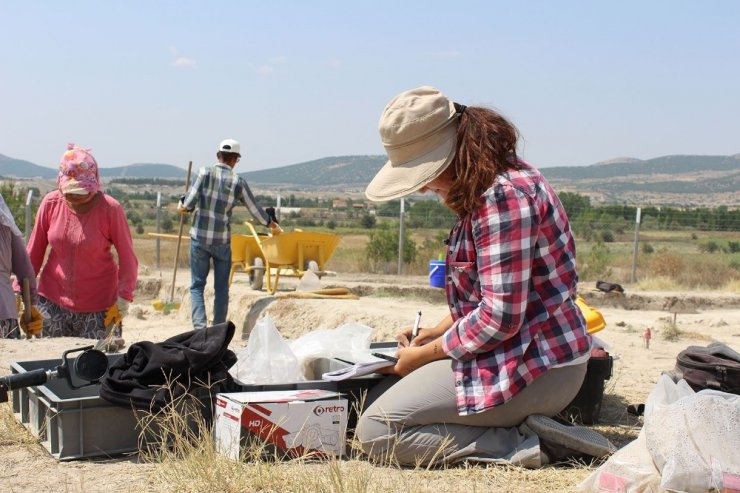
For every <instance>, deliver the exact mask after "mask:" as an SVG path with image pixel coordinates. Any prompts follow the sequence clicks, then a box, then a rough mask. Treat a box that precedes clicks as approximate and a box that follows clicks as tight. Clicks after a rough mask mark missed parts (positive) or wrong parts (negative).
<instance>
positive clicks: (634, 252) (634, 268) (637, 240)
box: [630, 207, 642, 283]
mask: <svg viewBox="0 0 740 493" xmlns="http://www.w3.org/2000/svg"><path fill="white" fill-rule="evenodd" d="M641 212H642V209H641V208H639V207H638V208H637V213H636V214H635V246H634V248H633V249H632V275H631V276H630V282H631V283H634V282H635V280H636V279H637V276H636V273H637V247H638V245H639V244H640V219H641V217H640V215H641Z"/></svg>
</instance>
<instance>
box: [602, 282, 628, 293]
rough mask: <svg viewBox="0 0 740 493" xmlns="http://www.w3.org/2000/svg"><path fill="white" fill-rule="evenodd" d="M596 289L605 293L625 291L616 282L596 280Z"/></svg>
mask: <svg viewBox="0 0 740 493" xmlns="http://www.w3.org/2000/svg"><path fill="white" fill-rule="evenodd" d="M596 289H598V290H599V291H603V292H605V293H611V292H617V293H624V288H623V287H622V286H621V285H620V284H617V283H615V282H606V281H596Z"/></svg>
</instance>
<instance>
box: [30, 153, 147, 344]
mask: <svg viewBox="0 0 740 493" xmlns="http://www.w3.org/2000/svg"><path fill="white" fill-rule="evenodd" d="M57 188H58V189H57V190H55V191H53V192H50V193H49V194H47V195H46V196H45V197H44V199H43V200H42V201H41V205H40V206H39V210H38V213H37V214H36V224H35V225H34V227H33V232H32V233H31V238H30V240H29V242H28V246H27V249H28V255H29V257H30V258H31V263H32V264H33V268H34V271H35V272H36V273H37V274H38V272H39V271H40V270H41V266H42V264H44V257H45V255H46V250H47V246H49V245H50V246H51V251H50V253H49V257H48V258H47V259H46V263H45V264H44V269H43V271H42V272H41V278H40V279H39V283H38V293H39V310H40V311H41V313H42V314H43V315H44V317H45V320H44V325H43V327H44V328H43V335H44V336H51V337H63V336H71V337H87V338H91V339H100V338H102V336H104V334H105V326H104V321H105V319H106V315H108V316H111V314H112V313H113V312H114V311H115V310H118V312H119V313H120V314H121V316H123V315H124V314H125V313H126V311H127V310H128V304H129V302H131V301H132V300H133V297H134V288H135V286H136V275H137V269H138V261H137V259H136V255H135V254H134V249H133V243H132V241H131V231H130V230H129V227H128V222H127V221H126V214H125V213H124V211H123V208H122V207H121V204H119V203H118V201H116V200H115V199H114V198H113V197H110V196H109V195H106V194H104V193H103V192H102V191H101V187H100V178H99V175H98V163H97V162H96V161H95V158H94V157H93V156H92V154H90V149H84V148H82V147H78V146H75V145H73V144H69V145H68V146H67V151H66V152H65V153H64V154H63V155H62V159H61V163H60V164H59V175H58V177H57ZM111 247H115V249H116V253H117V254H118V262H116V260H115V258H114V256H113V253H112V252H111ZM116 335H117V336H120V335H121V334H120V329H117V333H116Z"/></svg>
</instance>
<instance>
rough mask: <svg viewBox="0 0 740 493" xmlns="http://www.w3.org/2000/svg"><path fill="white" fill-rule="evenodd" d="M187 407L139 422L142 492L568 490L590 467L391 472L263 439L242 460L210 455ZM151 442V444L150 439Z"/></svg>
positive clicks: (211, 446) (206, 437)
mask: <svg viewBox="0 0 740 493" xmlns="http://www.w3.org/2000/svg"><path fill="white" fill-rule="evenodd" d="M197 414H198V413H197V412H195V408H194V407H192V406H187V405H183V402H182V401H180V403H179V404H177V405H176V406H173V407H172V408H170V409H167V410H165V411H163V412H161V413H159V414H157V415H153V414H149V415H147V416H146V417H145V418H144V419H143V420H142V425H143V426H144V428H145V430H147V433H148V434H149V438H148V442H149V443H150V444H154V445H156V447H152V448H149V449H148V450H147V451H144V452H142V456H143V457H144V459H145V460H147V461H150V462H153V463H154V465H155V470H154V473H153V474H152V475H151V477H150V478H149V481H148V485H147V486H148V488H149V489H151V490H153V491H165V492H174V491H176V492H178V493H182V492H201V491H219V492H243V491H265V492H283V491H290V492H305V493H309V492H310V493H314V492H319V493H339V492H347V493H368V492H379V493H390V492H412V493H417V492H418V493H421V492H443V491H468V492H477V491H481V492H484V491H492V490H496V491H544V490H547V491H551V492H559V491H573V490H574V488H575V485H576V484H577V483H579V482H580V481H582V480H583V479H585V478H586V476H587V475H588V474H590V473H591V471H592V469H593V466H590V465H584V464H572V465H569V466H565V467H563V466H560V467H543V468H541V469H537V470H530V469H524V468H521V467H516V466H501V465H491V466H485V465H483V466H482V465H473V464H463V465H461V466H459V467H450V468H447V467H442V468H426V467H421V466H417V467H409V468H404V467H398V466H394V465H381V464H375V463H372V462H369V461H367V460H363V458H362V456H361V454H360V453H359V452H358V451H357V447H356V446H353V447H350V449H349V452H348V455H349V456H348V458H346V459H334V458H332V459H325V460H317V459H316V458H315V457H312V456H310V455H306V456H304V457H299V458H296V459H292V460H285V459H283V460H280V459H279V458H276V457H275V455H274V453H273V452H270V451H269V449H268V447H267V446H266V444H265V443H264V442H252V443H251V444H250V445H249V446H248V447H247V448H246V449H245V450H244V451H243V456H242V460H241V461H233V460H231V459H228V458H226V457H224V456H222V455H219V454H218V453H217V452H216V450H215V443H214V440H213V437H212V434H211V433H210V429H209V427H208V426H206V424H205V423H204V422H203V420H202V418H196V415H197ZM152 437H153V439H152Z"/></svg>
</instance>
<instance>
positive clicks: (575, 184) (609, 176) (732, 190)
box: [0, 154, 740, 207]
mask: <svg viewBox="0 0 740 493" xmlns="http://www.w3.org/2000/svg"><path fill="white" fill-rule="evenodd" d="M385 162H386V157H385V156H377V155H376V156H336V157H326V158H323V159H316V160H314V161H308V162H304V163H298V164H292V165H290V166H283V167H281V168H273V169H267V170H260V171H248V172H245V173H241V174H240V175H241V176H243V177H244V178H245V179H246V180H247V181H248V182H249V183H250V184H252V185H253V186H261V187H263V188H271V187H280V188H284V189H295V190H301V189H303V190H307V191H310V190H314V191H341V192H360V191H362V190H364V188H365V186H367V184H368V183H369V182H370V180H371V179H372V178H373V176H375V173H376V172H377V171H378V170H379V169H380V168H381V167H382V166H383V164H384V163H385ZM541 170H542V173H543V174H544V175H545V176H546V177H547V179H548V181H549V182H550V183H551V184H552V185H553V187H554V188H555V189H556V190H557V191H569V192H575V193H580V194H583V195H588V196H589V197H590V198H591V199H592V200H593V201H595V202H607V203H615V202H616V203H632V204H665V205H687V206H698V205H701V206H716V205H728V206H731V207H737V206H738V205H739V203H740V201H739V200H738V198H737V197H738V190H740V154H735V155H733V156H689V155H673V156H662V157H657V158H653V159H646V160H640V159H635V158H629V157H621V158H615V159H611V160H609V161H603V162H600V163H596V164H592V165H590V166H560V167H553V168H541ZM56 173H57V172H56V169H52V168H46V167H43V166H38V165H36V164H33V163H31V162H29V161H24V160H21V159H15V158H11V157H8V156H3V155H1V154H0V176H5V177H17V178H36V177H38V178H42V179H54V178H56ZM100 173H101V176H102V177H104V178H121V177H126V178H165V179H184V178H185V174H186V172H185V170H184V169H182V168H178V167H177V166H173V165H170V164H151V163H137V164H132V165H129V166H120V167H117V168H102V169H101V170H100Z"/></svg>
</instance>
